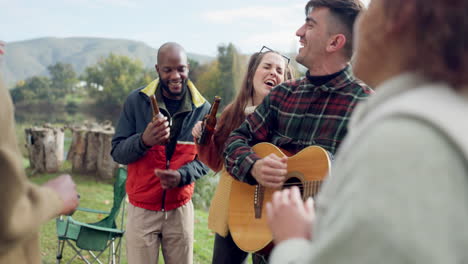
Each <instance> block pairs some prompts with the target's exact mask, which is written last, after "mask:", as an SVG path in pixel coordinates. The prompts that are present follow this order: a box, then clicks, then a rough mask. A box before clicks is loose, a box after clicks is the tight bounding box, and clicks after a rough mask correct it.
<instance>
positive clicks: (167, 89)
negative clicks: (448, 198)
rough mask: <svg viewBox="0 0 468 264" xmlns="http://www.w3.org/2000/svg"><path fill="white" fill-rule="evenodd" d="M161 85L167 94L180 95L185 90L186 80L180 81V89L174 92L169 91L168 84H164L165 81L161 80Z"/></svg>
mask: <svg viewBox="0 0 468 264" xmlns="http://www.w3.org/2000/svg"><path fill="white" fill-rule="evenodd" d="M161 87H162V88H163V89H164V91H166V93H167V94H168V95H169V96H174V97H175V96H182V95H184V94H185V92H186V91H187V80H184V81H183V82H182V90H181V91H180V93H174V92H173V91H171V89H169V86H168V85H167V84H166V82H161Z"/></svg>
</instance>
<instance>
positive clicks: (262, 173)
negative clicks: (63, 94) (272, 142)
mask: <svg viewBox="0 0 468 264" xmlns="http://www.w3.org/2000/svg"><path fill="white" fill-rule="evenodd" d="M287 160H288V158H287V157H286V156H284V157H281V158H280V157H278V156H276V155H275V154H270V155H268V156H266V157H265V158H263V159H260V160H258V161H257V162H255V164H254V165H253V167H252V170H251V174H252V176H253V177H254V178H255V180H257V182H258V183H259V184H260V185H262V186H265V187H267V188H273V189H279V188H281V187H282V186H283V183H284V181H285V179H286V174H287V172H288V171H287V168H288V165H287V163H286V162H287Z"/></svg>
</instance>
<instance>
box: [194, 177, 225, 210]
mask: <svg viewBox="0 0 468 264" xmlns="http://www.w3.org/2000/svg"><path fill="white" fill-rule="evenodd" d="M218 181H219V176H218V174H215V173H214V172H213V171H211V170H210V172H208V173H207V174H206V175H205V176H203V177H202V178H201V179H199V180H198V181H197V182H196V183H195V192H194V193H193V196H192V201H193V205H194V206H195V208H198V209H202V210H208V208H209V207H210V202H211V199H212V198H213V195H214V192H215V190H216V186H217V185H218Z"/></svg>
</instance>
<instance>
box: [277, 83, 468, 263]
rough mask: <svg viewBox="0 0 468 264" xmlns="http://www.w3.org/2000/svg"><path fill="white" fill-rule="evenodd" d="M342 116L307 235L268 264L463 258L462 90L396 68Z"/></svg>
mask: <svg viewBox="0 0 468 264" xmlns="http://www.w3.org/2000/svg"><path fill="white" fill-rule="evenodd" d="M376 90H377V93H376V95H374V96H373V97H371V99H369V101H368V102H366V103H364V104H362V105H361V106H360V107H359V108H358V109H357V110H356V112H355V114H354V116H353V117H352V121H351V123H350V133H349V134H348V136H347V138H346V139H345V142H343V145H342V146H341V149H340V150H339V151H338V155H337V161H336V163H335V165H334V170H333V171H332V175H331V176H330V177H329V180H328V181H327V182H326V184H325V185H324V187H323V189H322V192H321V194H320V195H319V197H318V199H317V221H316V223H315V225H314V228H313V229H314V232H313V239H312V241H308V240H301V239H293V240H289V241H286V242H283V243H281V244H279V245H278V246H277V247H276V248H275V250H274V251H273V253H272V256H271V259H270V260H271V262H270V263H273V264H275V263H347V264H349V263H351V264H352V263H360V264H362V263H468V250H467V249H468V138H467V135H468V122H467V120H468V119H467V118H466V116H467V115H468V97H467V96H462V95H460V94H457V93H455V92H453V91H452V90H451V89H450V88H449V87H447V86H446V85H443V84H429V83H427V82H425V81H424V80H423V79H421V78H419V77H417V76H416V75H412V74H404V75H401V76H398V77H396V78H394V79H392V80H389V81H387V82H386V83H384V84H383V85H381V87H378V89H376Z"/></svg>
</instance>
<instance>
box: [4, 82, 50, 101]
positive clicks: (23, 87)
mask: <svg viewBox="0 0 468 264" xmlns="http://www.w3.org/2000/svg"><path fill="white" fill-rule="evenodd" d="M50 87H51V82H50V79H49V78H47V77H44V76H34V77H31V78H28V79H26V80H25V81H24V82H18V84H17V85H16V86H15V87H14V88H13V89H12V90H11V96H12V98H13V101H14V102H15V103H17V102H22V101H40V100H46V101H49V102H53V101H54V100H55V99H56V96H55V94H53V93H52V91H51V88H50Z"/></svg>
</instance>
